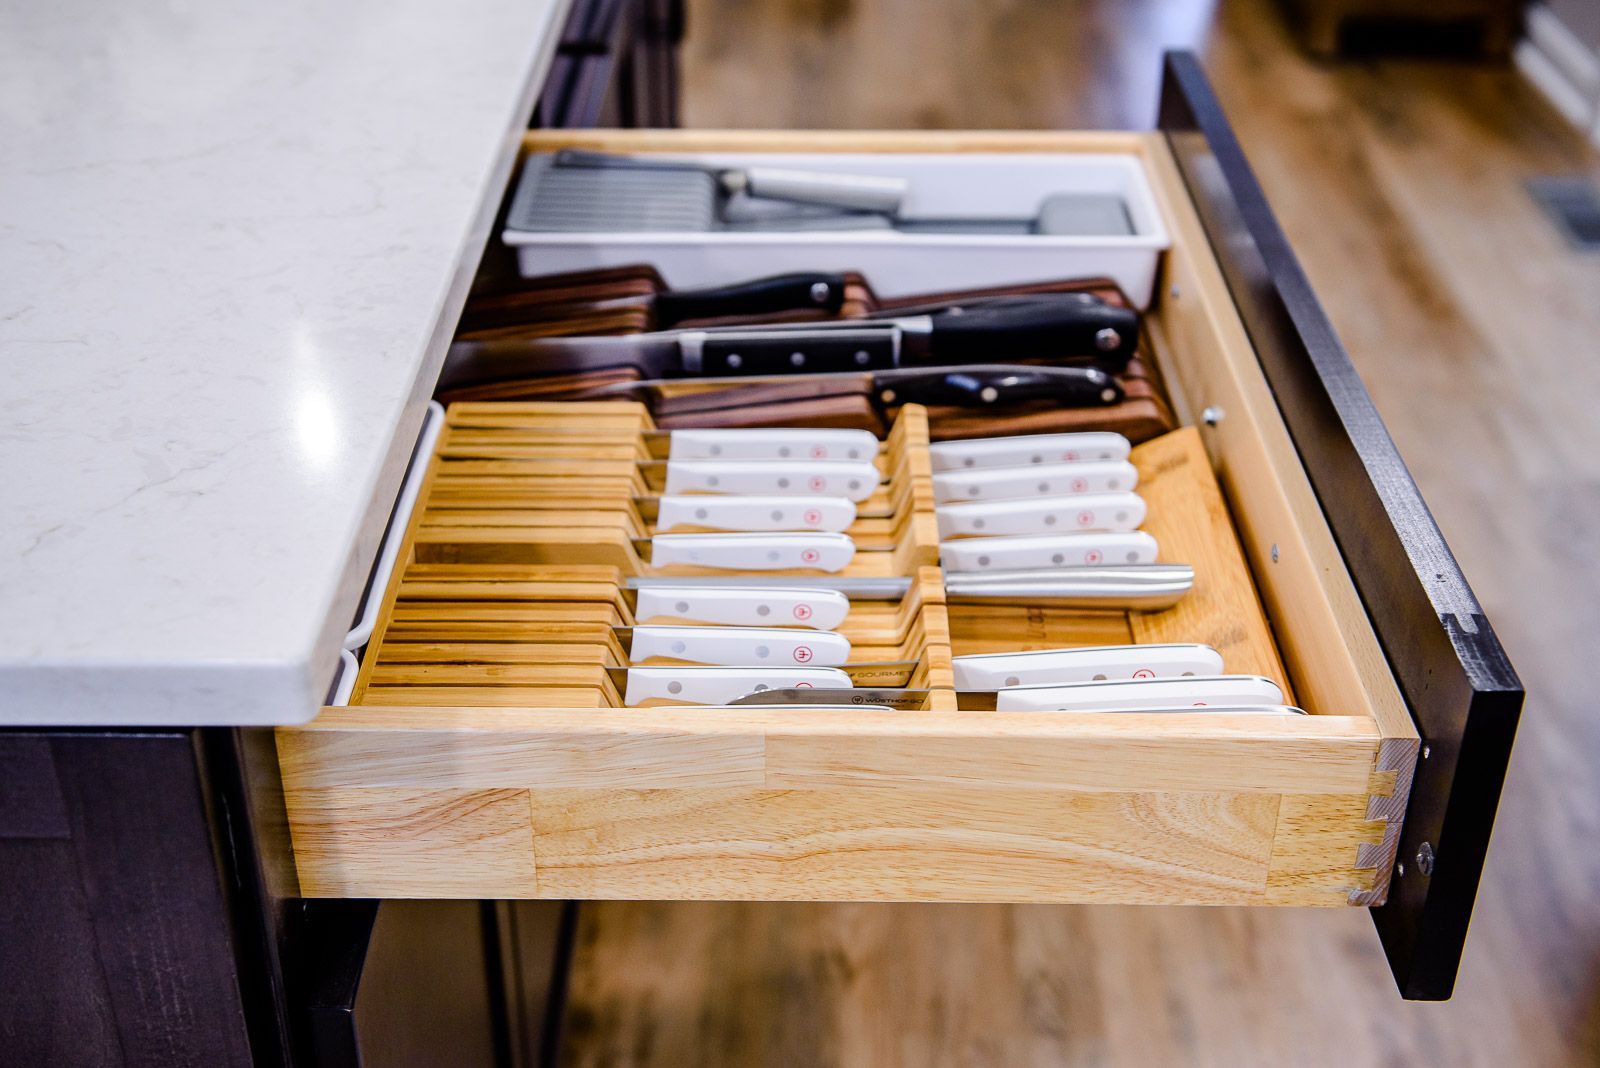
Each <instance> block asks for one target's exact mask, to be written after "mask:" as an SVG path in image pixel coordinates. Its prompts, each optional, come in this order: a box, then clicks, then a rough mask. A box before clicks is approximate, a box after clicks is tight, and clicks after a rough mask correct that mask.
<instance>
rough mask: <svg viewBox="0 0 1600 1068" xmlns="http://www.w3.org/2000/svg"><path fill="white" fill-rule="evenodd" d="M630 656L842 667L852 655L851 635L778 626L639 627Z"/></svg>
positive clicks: (730, 663) (635, 658)
mask: <svg viewBox="0 0 1600 1068" xmlns="http://www.w3.org/2000/svg"><path fill="white" fill-rule="evenodd" d="M628 656H629V659H631V660H632V661H633V662H634V663H635V664H640V663H643V662H644V661H646V660H649V659H651V658H652V657H658V656H659V657H668V658H670V659H673V660H688V661H690V662H691V663H696V664H723V665H727V666H730V667H769V666H778V667H783V668H789V667H794V666H796V665H806V664H810V665H811V666H812V667H838V666H839V665H840V664H844V663H847V662H848V661H849V660H850V639H849V638H846V637H845V636H844V635H842V634H834V633H833V632H831V631H813V630H782V629H779V628H777V627H634V628H633V643H632V645H631V647H630V648H629V650H628Z"/></svg>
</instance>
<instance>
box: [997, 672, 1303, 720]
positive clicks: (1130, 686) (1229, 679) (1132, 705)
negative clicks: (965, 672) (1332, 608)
mask: <svg viewBox="0 0 1600 1068" xmlns="http://www.w3.org/2000/svg"><path fill="white" fill-rule="evenodd" d="M1282 704H1283V691H1282V690H1281V689H1279V688H1278V685H1277V683H1275V682H1273V681H1272V680H1271V679H1266V678H1262V677H1261V676H1260V675H1211V676H1208V677H1203V678H1202V677H1200V676H1196V677H1194V678H1179V679H1125V680H1123V681H1121V682H1072V683H1067V684H1065V685H1059V686H1018V687H1015V688H1005V687H1002V688H1001V689H1000V690H999V696H998V697H997V698H996V699H995V711H997V712H1093V711H1102V712H1135V711H1139V710H1142V709H1146V708H1228V707H1240V706H1243V707H1260V706H1269V707H1270V706H1277V705H1282Z"/></svg>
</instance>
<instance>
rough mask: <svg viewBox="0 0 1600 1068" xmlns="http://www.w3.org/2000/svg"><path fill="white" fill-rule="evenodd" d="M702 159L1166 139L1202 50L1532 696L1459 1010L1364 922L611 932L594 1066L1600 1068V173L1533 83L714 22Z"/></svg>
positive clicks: (871, 30) (771, 926)
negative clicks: (1410, 995) (826, 140)
mask: <svg viewBox="0 0 1600 1068" xmlns="http://www.w3.org/2000/svg"><path fill="white" fill-rule="evenodd" d="M690 7H691V11H690V16H691V17H690V34H689V39H688V42H687V48H686V54H685V64H684V65H685V73H686V82H687V98H686V101H685V117H686V124H687V125H703V126H797V127H828V126H841V127H874V128H876V127H895V126H909V127H933V126H952V127H1031V126H1090V127H1092V126H1130V127H1142V126H1147V125H1149V123H1150V120H1151V118H1152V116H1153V114H1154V101H1155V92H1156V85H1157V80H1158V64H1159V57H1160V51H1161V49H1162V48H1163V47H1168V46H1183V47H1196V48H1199V49H1201V50H1202V51H1203V53H1204V55H1205V59H1206V65H1207V68H1208V70H1209V71H1210V73H1211V76H1212V78H1213V80H1214V81H1215V83H1216V84H1217V87H1218V91H1219V92H1220V94H1221V96H1222V97H1223V101H1224V103H1225V104H1226V106H1227V108H1228V111H1229V114H1230V115H1231V117H1232V119H1233V121H1234V123H1235V126H1236V128H1237V130H1238V132H1239V135H1240V138H1241V140H1242V141H1243V143H1244V145H1245V147H1246V150H1247V151H1248V153H1249V155H1250V158H1251V161H1252V163H1253V164H1254V166H1255V168H1256V170H1257V173H1258V174H1259V175H1260V177H1261V179H1262V182H1263V184H1264V185H1265V187H1266V190H1267V193H1268V195H1269V197H1270V198H1271V199H1272V202H1273V205H1274V207H1275V208H1276V210H1277V211H1278V213H1279V215H1280V218H1281V219H1282V221H1283V223H1284V225H1285V228H1286V229H1287V230H1288V232H1289V236H1290V238H1291V239H1292V240H1293V242H1294V244H1295V246H1296V248H1297V249H1298V250H1299V252H1300V255H1301V257H1302V260H1303V262H1304V263H1305V266H1306V268H1307V270H1308V272H1309V273H1310V275H1311V278H1312V281H1313V282H1314V283H1315V285H1316V286H1317V289H1318V291H1319V292H1320V293H1321V294H1322V296H1323V298H1324V300H1325V302H1326V305H1327V308H1328V311H1329V313H1330V314H1331V316H1332V317H1333V320H1334V322H1335V323H1336V324H1337V326H1338V327H1339V329H1340V332H1341V334H1342V336H1343V338H1344V340H1345V342H1346V344H1347V345H1348V346H1349V348H1350V351H1351V354H1352V356H1353V358H1354V359H1355V362H1356V364H1357V366H1358V367H1359V368H1360V370H1361V372H1362V374H1363V376H1364V377H1365V378H1366V380H1367V382H1368V385H1369V387H1370V389H1371V391H1372V393H1373V396H1374V397H1375V399H1376V401H1377V404H1378V406H1379V408H1380V409H1381V410H1382V412H1383V415H1384V417H1385V419H1386V420H1387V421H1388V424H1389V427H1390V429H1391V431H1392V432H1393V434H1394V436H1395V438H1396V441H1397V442H1398V444H1399V446H1400V449H1401V452H1402V453H1403V454H1404V455H1405V457H1406V458H1407V460H1408V461H1409V463H1410V465H1411V468H1412V470H1413V472H1414V474H1415V475H1416V478H1417V481H1418V482H1419V483H1420V484H1421V486H1422V489H1423V492H1424V493H1425V495H1426V496H1427V498H1428V500H1429V501H1430V502H1431V504H1432V505H1433V507H1434V510H1435V513H1436V515H1437V517H1438V520H1439V523H1440V525H1441V527H1443V529H1444V531H1445V533H1446V536H1447V537H1448V538H1449V539H1450V542H1451V544H1452V546H1453V547H1454V549H1455V550H1456V552H1457V554H1458V556H1459V558H1460V560H1461V563H1462V566H1463V568H1464V570H1465V571H1466V572H1467V574H1468V576H1469V577H1470V578H1471V579H1472V581H1473V584H1474V586H1475V588H1476V589H1477V592H1478V594H1479V596H1480V598H1481V599H1482V601H1483V602H1484V604H1485V606H1486V609H1487V611H1488V612H1489V615H1490V617H1491V618H1492V619H1493V620H1494V621H1495V623H1496V625H1497V627H1498V629H1499V631H1500V634H1501V637H1502V639H1503V640H1504V642H1505V644H1506V646H1507V648H1508V649H1509V650H1510V653H1511V656H1512V658H1513V660H1514V662H1515V663H1516V664H1517V666H1518V668H1519V669H1520V671H1521V673H1522V675H1523V678H1524V680H1525V681H1526V683H1527V685H1528V688H1529V694H1530V695H1529V700H1528V705H1527V709H1526V712H1525V714H1524V718H1523V726H1522V731H1521V735H1520V738H1519V742H1518V747H1517V752H1516V754H1515V756H1514V759H1513V762H1512V768H1511V774H1510V778H1509V781H1508V783H1507V787H1506V793H1505V798H1504V801H1503V803H1502V806H1501V816H1500V820H1499V824H1498V831H1497V834H1496V837H1495V841H1494V844H1493V847H1492V849H1491V851H1490V854H1489V862H1488V870H1487V873H1486V876H1485V880H1484V885H1483V888H1482V891H1481V893H1480V896H1479V905H1478V910H1477V914H1476V918H1475V922H1474V925H1473V931H1472V935H1471V938H1470V940H1469V945H1468V950H1467V956H1466V960H1465V962H1464V964H1463V967H1462V975H1461V980H1460V982H1459V984H1458V986H1457V993H1456V997H1455V999H1454V1000H1453V1001H1451V1002H1449V1003H1446V1004H1441V1005H1429V1004H1408V1003H1405V1002H1402V1001H1400V1000H1399V998H1398V997H1397V996H1396V995H1395V993H1394V989H1393V985H1392V983H1391V980H1390V978H1389V975H1388V969H1387V966H1386V965H1385V963H1384V960H1383V956H1382V952H1381V950H1380V949H1379V947H1378V943H1377V939H1376V937H1375V936H1374V934H1373V932H1372V930H1371V924H1370V921H1369V920H1368V918H1367V917H1366V915H1365V914H1364V913H1362V912H1359V911H1355V910H1352V911H1350V912H1348V913H1345V912H1321V911H1310V910H1307V911H1272V910H1237V909H1215V910H1202V909H1169V908H1150V909H1135V908H1104V907H1076V908H1069V907H1042V906H1029V907H998V906H894V905H737V904H730V905H705V904H673V905H658V904H609V905H600V906H592V907H589V908H588V909H587V910H586V914H585V918H584V922H583V926H582V929H581V932H580V936H579V945H578V951H577V957H576V967H575V972H574V978H573V990H572V1001H571V1007H570V1011H569V1016H568V1024H569V1037H568V1043H567V1048H566V1063H567V1064H569V1065H574V1066H578V1065H612V1064H630V1065H632V1064H637V1065H684V1064H698V1065H751V1064H795V1065H810V1064H819V1065H830V1064H849V1065H856V1064H861V1065H874V1066H879V1065H883V1066H888V1065H907V1066H918V1068H921V1066H932V1065H945V1064H948V1065H987V1064H993V1065H1058V1064H1072V1065H1078V1064H1082V1065H1091V1064H1093V1065H1098V1064H1118V1065H1122V1064H1127V1065H1151V1064H1171V1063H1193V1064H1228V1065H1241V1064H1244V1065H1255V1064H1271V1065H1283V1064H1294V1065H1321V1064H1340V1065H1378V1064H1384V1065H1389V1064H1452V1065H1454V1064H1516V1065H1545V1064H1551V1065H1553V1064H1595V1063H1600V718H1597V717H1596V715H1595V714H1594V708H1593V699H1592V698H1591V696H1590V694H1591V692H1592V690H1593V684H1592V680H1591V678H1590V676H1589V674H1588V672H1589V670H1590V666H1591V664H1592V663H1593V662H1594V660H1595V656H1594V654H1593V652H1592V651H1591V648H1590V647H1591V645H1592V642H1593V637H1592V636H1593V635H1595V634H1597V633H1600V598H1597V597H1596V593H1597V592H1600V581H1597V580H1600V420H1597V418H1596V413H1597V412H1600V359H1597V358H1596V357H1597V356H1600V257H1596V256H1588V257H1585V256H1582V255H1578V254H1575V253H1573V252H1571V251H1569V250H1568V249H1567V248H1566V247H1565V246H1564V245H1563V243H1562V240H1561V238H1560V237H1559V236H1558V235H1557V234H1556V233H1555V232H1554V231H1553V230H1552V228H1551V227H1550V226H1549V224H1548V223H1547V222H1546V220H1545V219H1544V218H1543V217H1542V216H1541V215H1540V213H1539V212H1538V210H1537V208H1536V207H1535V206H1534V205H1533V204H1532V203H1531V202H1530V201H1529V199H1528V197H1527V196H1526V194H1525V193H1524V190H1523V182H1524V181H1525V180H1526V179H1527V178H1529V177H1531V176H1534V175H1538V174H1546V173H1588V174H1590V175H1600V159H1597V157H1596V155H1595V154H1594V153H1593V152H1592V151H1590V150H1589V149H1587V148H1586V147H1585V146H1584V145H1583V144H1582V142H1581V141H1580V139H1579V138H1578V137H1577V136H1576V135H1574V134H1573V133H1571V132H1570V131H1569V130H1568V128H1567V127H1566V126H1564V125H1563V124H1562V122H1561V121H1560V120H1559V119H1558V118H1557V117H1556V116H1555V115H1554V113H1553V112H1551V111H1549V110H1548V109H1547V108H1546V107H1545V106H1544V104H1543V103H1542V101H1540V100H1539V99H1538V98H1537V97H1536V96H1535V94H1534V93H1533V92H1532V91H1531V90H1530V89H1527V88H1526V87H1525V86H1524V85H1523V84H1522V83H1521V82H1520V81H1519V79H1518V78H1517V76H1516V75H1515V74H1513V73H1512V72H1510V71H1509V70H1507V69H1503V68H1500V69H1494V68H1490V69H1480V68H1476V67H1470V66H1464V65H1454V64H1448V63H1412V62H1369V63H1362V64H1356V65H1349V66H1324V65H1319V64H1314V63H1312V62H1309V61H1308V60H1306V59H1304V58H1303V57H1302V56H1301V55H1300V54H1299V53H1298V52H1297V51H1296V50H1295V49H1294V48H1293V46H1292V44H1291V42H1290V41H1289V40H1288V38H1287V36H1286V35H1285V33H1284V31H1283V29H1282V26H1281V20H1280V19H1279V17H1278V13H1277V10H1276V8H1274V7H1273V6H1271V5H1270V4H1269V3H1267V2H1266V0H1241V2H1238V3H1232V2H1230V3H1225V4H1223V5H1221V7H1220V9H1217V10H1213V5H1208V4H1193V5H1179V4H1170V3H1168V4H1162V3H1155V2H1143V0H1140V2H1121V3H1111V2H1105V3H1097V4H1084V3H1079V4H1070V3H1061V2H1050V3H1046V2H1044V0H1031V2H1030V0H1008V2H1003V3H992V4H982V5H979V4H955V3H946V4H942V5H938V6H935V5H933V4H931V3H928V2H927V0H921V2H918V0H878V2H875V3H871V4H867V3H852V2H850V0H762V2H754V0H744V2H739V0H696V2H694V3H691V5H690Z"/></svg>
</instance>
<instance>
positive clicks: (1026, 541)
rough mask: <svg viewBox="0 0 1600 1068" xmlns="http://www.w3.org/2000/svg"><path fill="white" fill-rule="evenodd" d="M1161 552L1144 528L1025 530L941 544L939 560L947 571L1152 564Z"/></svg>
mask: <svg viewBox="0 0 1600 1068" xmlns="http://www.w3.org/2000/svg"><path fill="white" fill-rule="evenodd" d="M1159 551H1160V548H1159V546H1158V545H1157V544H1156V539H1155V538H1153V537H1151V536H1150V535H1148V534H1146V533H1144V532H1143V531H1139V530H1132V531H1122V532H1116V531H1106V532H1093V531H1091V532H1088V533H1082V534H1076V533H1075V534H1043V535H1039V534H1021V535H1005V536H1002V537H998V538H962V539H960V540H957V541H943V542H940V543H939V563H940V564H941V565H942V566H943V567H944V569H945V570H946V571H985V570H989V569H991V568H992V569H994V570H997V571H1017V570H1027V569H1038V568H1050V567H1092V566H1099V565H1102V564H1109V563H1115V564H1153V563H1155V560H1156V555H1157V553H1158V552H1159Z"/></svg>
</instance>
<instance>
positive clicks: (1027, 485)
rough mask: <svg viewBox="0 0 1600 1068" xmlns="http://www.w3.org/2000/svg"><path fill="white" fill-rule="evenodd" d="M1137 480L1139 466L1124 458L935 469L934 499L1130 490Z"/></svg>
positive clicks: (995, 498) (992, 498) (949, 500)
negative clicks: (1066, 462)
mask: <svg viewBox="0 0 1600 1068" xmlns="http://www.w3.org/2000/svg"><path fill="white" fill-rule="evenodd" d="M1138 483H1139V469H1138V468H1136V467H1134V466H1133V465H1132V464H1131V463H1128V462H1127V461H1126V460H1097V461H1094V462H1092V463H1072V464H1026V465H1021V466H1017V467H984V468H977V469H973V470H968V469H962V470H959V471H936V472H934V475H933V499H934V502H935V503H936V504H951V503H954V502H956V501H1000V500H1007V499H1009V498H1014V497H1050V496H1064V495H1067V494H1078V493H1120V492H1124V491H1131V490H1132V489H1133V488H1134V487H1135V486H1137V485H1138Z"/></svg>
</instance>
